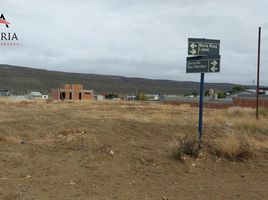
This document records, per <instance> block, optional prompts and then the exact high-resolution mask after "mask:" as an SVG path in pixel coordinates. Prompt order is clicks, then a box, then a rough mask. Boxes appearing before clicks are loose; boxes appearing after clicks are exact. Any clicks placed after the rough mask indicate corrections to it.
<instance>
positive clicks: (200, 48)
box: [188, 38, 220, 56]
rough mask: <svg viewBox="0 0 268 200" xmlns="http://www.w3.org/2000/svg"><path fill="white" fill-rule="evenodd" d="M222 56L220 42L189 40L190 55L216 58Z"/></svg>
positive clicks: (200, 39)
mask: <svg viewBox="0 0 268 200" xmlns="http://www.w3.org/2000/svg"><path fill="white" fill-rule="evenodd" d="M219 54H220V40H211V39H202V38H189V39H188V55H190V56H215V55H219Z"/></svg>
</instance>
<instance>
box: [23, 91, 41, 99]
mask: <svg viewBox="0 0 268 200" xmlns="http://www.w3.org/2000/svg"><path fill="white" fill-rule="evenodd" d="M27 97H28V98H29V99H33V100H34V99H42V97H43V95H42V94H41V93H40V92H30V93H29V94H28V95H27Z"/></svg>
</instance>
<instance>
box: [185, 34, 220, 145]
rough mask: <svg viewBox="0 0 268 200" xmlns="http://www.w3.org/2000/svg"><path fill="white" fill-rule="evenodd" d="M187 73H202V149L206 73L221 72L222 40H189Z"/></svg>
mask: <svg viewBox="0 0 268 200" xmlns="http://www.w3.org/2000/svg"><path fill="white" fill-rule="evenodd" d="M188 55H189V56H191V57H187V59H186V73H201V80H200V92H199V123H198V147H199V148H201V147H202V136H203V107H204V84H205V83H204V82H205V73H218V72H220V60H221V56H220V40H211V39H204V38H202V39H200V38H189V39H188Z"/></svg>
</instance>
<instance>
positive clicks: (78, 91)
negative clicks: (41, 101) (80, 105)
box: [51, 84, 94, 100]
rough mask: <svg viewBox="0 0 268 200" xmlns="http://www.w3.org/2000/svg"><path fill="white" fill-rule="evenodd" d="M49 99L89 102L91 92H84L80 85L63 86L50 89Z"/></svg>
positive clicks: (91, 95)
mask: <svg viewBox="0 0 268 200" xmlns="http://www.w3.org/2000/svg"><path fill="white" fill-rule="evenodd" d="M51 98H52V99H54V100H65V99H66V100H91V99H93V98H94V96H93V90H84V89H83V85H81V84H65V85H64V86H63V87H62V88H59V89H51Z"/></svg>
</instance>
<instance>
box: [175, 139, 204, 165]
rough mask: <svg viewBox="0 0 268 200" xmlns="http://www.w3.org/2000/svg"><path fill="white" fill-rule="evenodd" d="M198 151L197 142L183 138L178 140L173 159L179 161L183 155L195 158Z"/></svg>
mask: <svg viewBox="0 0 268 200" xmlns="http://www.w3.org/2000/svg"><path fill="white" fill-rule="evenodd" d="M199 151H200V149H199V148H198V145H197V141H196V140H195V139H193V138H188V137H187V136H185V137H183V138H182V139H180V140H179V146H178V147H177V149H176V152H175V157H176V158H177V159H179V160H181V159H182V157H183V156H184V155H187V156H191V157H194V158H197V157H198V155H199Z"/></svg>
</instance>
